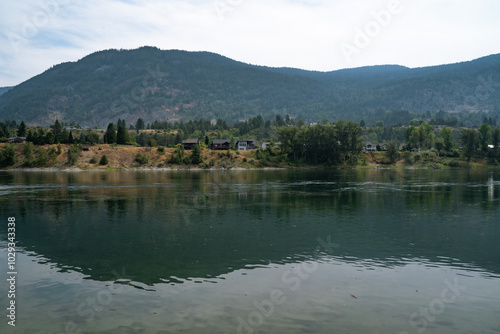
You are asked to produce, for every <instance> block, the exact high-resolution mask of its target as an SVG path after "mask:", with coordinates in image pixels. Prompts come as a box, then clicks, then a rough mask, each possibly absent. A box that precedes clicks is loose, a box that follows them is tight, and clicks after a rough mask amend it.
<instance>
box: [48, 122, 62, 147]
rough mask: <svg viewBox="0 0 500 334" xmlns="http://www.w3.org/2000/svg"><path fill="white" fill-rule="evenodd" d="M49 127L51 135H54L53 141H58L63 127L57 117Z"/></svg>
mask: <svg viewBox="0 0 500 334" xmlns="http://www.w3.org/2000/svg"><path fill="white" fill-rule="evenodd" d="M51 128H52V135H53V136H54V142H55V143H57V142H60V141H61V133H62V130H63V127H62V125H61V123H60V122H59V120H58V119H56V121H55V122H54V125H52V126H51Z"/></svg>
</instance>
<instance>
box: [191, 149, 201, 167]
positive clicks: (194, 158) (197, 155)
mask: <svg viewBox="0 0 500 334" xmlns="http://www.w3.org/2000/svg"><path fill="white" fill-rule="evenodd" d="M202 162H203V158H202V156H201V147H200V146H198V145H194V146H193V153H192V154H191V163H192V164H193V165H198V164H201V163H202Z"/></svg>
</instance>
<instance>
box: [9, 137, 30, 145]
mask: <svg viewBox="0 0 500 334" xmlns="http://www.w3.org/2000/svg"><path fill="white" fill-rule="evenodd" d="M25 141H26V137H10V138H7V143H16V144H23V143H24V142H25Z"/></svg>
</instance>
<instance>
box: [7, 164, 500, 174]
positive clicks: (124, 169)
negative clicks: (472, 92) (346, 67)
mask: <svg viewBox="0 0 500 334" xmlns="http://www.w3.org/2000/svg"><path fill="white" fill-rule="evenodd" d="M332 169H333V170H341V169H350V170H405V169H409V170H418V169H421V170H461V169H500V166H489V165H484V166H483V165H474V166H460V167H446V168H432V167H428V166H290V167H254V168H245V167H231V168H221V167H211V168H201V167H182V166H181V167H177V168H161V167H118V168H113V167H108V168H81V167H17V168H8V169H0V172H20V173H21V172H36V173H42V172H43V173H47V172H64V173H77V172H170V171H186V172H188V171H190V172H201V171H207V172H222V171H223V172H230V171H278V170H280V171H285V170H332Z"/></svg>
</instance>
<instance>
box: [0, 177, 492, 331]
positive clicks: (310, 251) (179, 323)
mask: <svg viewBox="0 0 500 334" xmlns="http://www.w3.org/2000/svg"><path fill="white" fill-rule="evenodd" d="M0 213H1V215H0V216H1V217H3V218H2V219H3V220H4V223H2V224H1V225H0V226H1V227H0V250H1V252H0V263H1V265H0V268H2V269H1V272H0V293H1V295H0V301H1V305H2V307H1V308H2V309H3V310H4V311H2V313H3V314H2V319H3V320H2V321H1V323H0V333H40V334H41V333H353V334H357V333H396V334H403V333H405V334H408V333H424V332H425V333H429V334H430V333H464V334H465V333H467V334H470V333H477V334H485V333H486V334H492V333H500V171H499V170H478V171H476V170H332V171H207V172H181V171H167V172H151V171H149V172H0ZM12 216H13V217H16V219H17V225H16V229H17V231H16V237H17V240H18V245H17V248H18V253H17V266H18V275H17V293H16V304H17V319H16V327H15V328H12V327H11V326H8V325H7V320H8V319H7V318H6V314H7V311H6V310H5V309H6V307H7V303H8V298H7V293H6V292H7V291H8V286H7V282H6V277H7V250H6V245H7V217H12Z"/></svg>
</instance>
